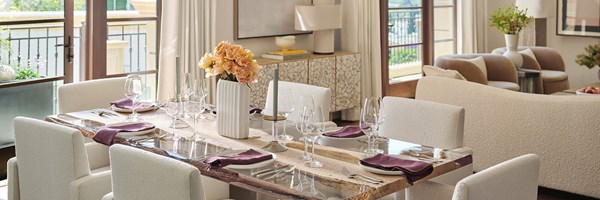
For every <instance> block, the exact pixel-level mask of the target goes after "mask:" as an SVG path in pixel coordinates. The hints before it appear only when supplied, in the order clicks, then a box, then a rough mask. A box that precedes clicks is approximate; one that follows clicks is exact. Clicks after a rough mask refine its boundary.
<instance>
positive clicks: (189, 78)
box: [181, 73, 198, 118]
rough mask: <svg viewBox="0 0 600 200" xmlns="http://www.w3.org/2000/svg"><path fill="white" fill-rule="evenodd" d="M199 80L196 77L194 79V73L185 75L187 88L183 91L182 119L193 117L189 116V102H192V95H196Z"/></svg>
mask: <svg viewBox="0 0 600 200" xmlns="http://www.w3.org/2000/svg"><path fill="white" fill-rule="evenodd" d="M197 82H198V81H197V79H196V77H194V74H192V73H185V87H184V89H183V100H184V101H183V102H184V104H183V112H182V113H181V116H182V118H188V117H191V115H189V113H188V109H187V107H188V102H189V101H190V98H191V97H192V95H195V94H196V88H197V87H196V85H197Z"/></svg>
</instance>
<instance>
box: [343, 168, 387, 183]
mask: <svg viewBox="0 0 600 200" xmlns="http://www.w3.org/2000/svg"><path fill="white" fill-rule="evenodd" d="M342 173H343V174H344V175H346V176H347V177H348V178H351V179H361V180H363V181H366V182H369V183H373V184H381V183H383V180H380V179H376V178H373V177H369V176H365V175H362V174H357V173H352V172H350V170H348V168H346V167H342Z"/></svg>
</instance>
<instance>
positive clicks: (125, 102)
mask: <svg viewBox="0 0 600 200" xmlns="http://www.w3.org/2000/svg"><path fill="white" fill-rule="evenodd" d="M132 104H133V102H132V101H131V99H129V98H124V99H119V100H116V101H113V102H111V103H110V105H114V106H115V107H117V108H123V109H131V108H132ZM150 106H152V104H151V103H148V102H137V105H136V106H135V109H136V110H138V109H144V108H149V107H150Z"/></svg>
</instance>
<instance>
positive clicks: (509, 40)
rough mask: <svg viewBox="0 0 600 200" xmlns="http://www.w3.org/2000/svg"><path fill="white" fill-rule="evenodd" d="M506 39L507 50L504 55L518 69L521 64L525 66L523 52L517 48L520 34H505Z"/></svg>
mask: <svg viewBox="0 0 600 200" xmlns="http://www.w3.org/2000/svg"><path fill="white" fill-rule="evenodd" d="M504 40H505V42H506V52H504V54H502V55H503V56H504V57H506V58H508V59H509V60H510V61H511V62H512V63H513V64H514V65H515V67H517V69H520V68H521V66H523V56H521V53H519V51H518V50H517V47H518V46H519V35H518V34H515V35H510V34H505V35H504Z"/></svg>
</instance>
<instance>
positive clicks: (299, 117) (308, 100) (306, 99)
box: [295, 96, 314, 162]
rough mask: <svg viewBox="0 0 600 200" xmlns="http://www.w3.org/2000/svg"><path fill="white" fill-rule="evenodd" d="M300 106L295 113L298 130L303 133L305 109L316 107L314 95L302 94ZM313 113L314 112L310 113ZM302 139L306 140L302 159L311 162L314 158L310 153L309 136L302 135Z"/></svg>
mask: <svg viewBox="0 0 600 200" xmlns="http://www.w3.org/2000/svg"><path fill="white" fill-rule="evenodd" d="M298 105H299V106H300V109H298V110H297V111H296V112H295V113H296V115H295V117H296V118H295V119H296V130H298V131H299V132H300V133H303V131H302V128H303V125H304V121H305V120H304V119H305V117H306V116H305V113H304V112H305V110H306V109H309V110H311V111H312V109H313V107H314V102H313V98H312V96H300V103H299V104H298ZM310 114H311V115H312V113H310ZM299 140H300V141H303V142H304V155H301V156H300V157H299V158H300V160H303V161H306V162H310V161H311V160H312V158H311V157H310V155H309V154H308V142H309V138H307V137H301V138H299Z"/></svg>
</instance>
